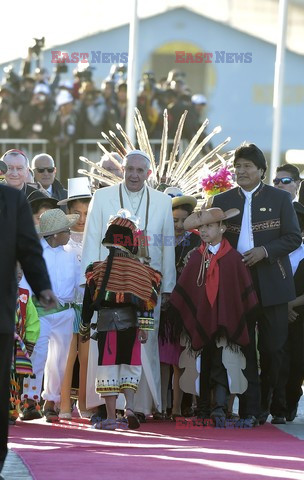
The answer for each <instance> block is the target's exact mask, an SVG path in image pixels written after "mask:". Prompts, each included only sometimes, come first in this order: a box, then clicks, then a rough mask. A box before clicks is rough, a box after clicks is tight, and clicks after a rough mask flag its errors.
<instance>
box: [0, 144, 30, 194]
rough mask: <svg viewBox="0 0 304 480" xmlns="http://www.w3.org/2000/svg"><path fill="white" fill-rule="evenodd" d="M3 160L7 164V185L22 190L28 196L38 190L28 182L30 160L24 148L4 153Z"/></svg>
mask: <svg viewBox="0 0 304 480" xmlns="http://www.w3.org/2000/svg"><path fill="white" fill-rule="evenodd" d="M1 160H2V161H3V162H4V163H5V164H6V166H7V171H6V173H5V181H6V184H7V185H9V186H10V187H13V188H17V189H18V190H22V191H23V193H24V194H25V196H26V197H28V196H29V195H30V194H31V193H32V192H35V191H36V190H37V189H36V188H34V187H32V186H31V185H28V184H27V183H26V182H27V177H28V174H29V161H28V158H27V156H26V155H25V153H24V152H23V151H22V150H16V149H12V150H8V151H7V152H5V153H4V155H3V156H2V158H1Z"/></svg>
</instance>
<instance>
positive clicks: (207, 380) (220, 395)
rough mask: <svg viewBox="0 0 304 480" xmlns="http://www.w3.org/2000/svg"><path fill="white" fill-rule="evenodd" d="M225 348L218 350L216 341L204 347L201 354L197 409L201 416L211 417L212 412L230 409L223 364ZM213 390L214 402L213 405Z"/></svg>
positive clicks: (225, 372)
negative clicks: (218, 409) (217, 409)
mask: <svg viewBox="0 0 304 480" xmlns="http://www.w3.org/2000/svg"><path fill="white" fill-rule="evenodd" d="M222 351H223V348H222V347H220V348H218V347H217V346H216V344H215V342H214V341H211V342H209V343H208V344H207V345H206V346H204V347H203V351H202V354H201V372H200V396H199V398H198V399H197V408H198V412H199V414H200V415H203V416H209V414H210V413H211V411H212V410H215V409H216V408H222V409H223V410H224V411H226V410H227V407H228V396H229V387H228V378H227V370H226V368H225V367H224V365H223V362H222ZM211 390H213V401H212V403H213V404H212V405H211Z"/></svg>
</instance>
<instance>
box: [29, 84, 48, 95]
mask: <svg viewBox="0 0 304 480" xmlns="http://www.w3.org/2000/svg"><path fill="white" fill-rule="evenodd" d="M33 93H34V94H36V93H43V95H50V93H51V91H50V87H49V86H48V85H46V84H45V83H38V84H37V85H36V86H35V88H34V92H33Z"/></svg>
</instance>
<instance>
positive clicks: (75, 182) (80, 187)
mask: <svg viewBox="0 0 304 480" xmlns="http://www.w3.org/2000/svg"><path fill="white" fill-rule="evenodd" d="M81 198H92V192H91V188H90V182H89V179H88V177H76V178H69V179H68V198H65V199H64V200H60V202H58V203H57V205H66V204H67V203H68V202H69V201H71V200H80V199H81Z"/></svg>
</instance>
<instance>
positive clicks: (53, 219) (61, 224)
mask: <svg viewBox="0 0 304 480" xmlns="http://www.w3.org/2000/svg"><path fill="white" fill-rule="evenodd" d="M79 217H80V215H78V214H76V213H75V214H73V215H66V214H65V213H64V212H63V211H62V210H60V208H54V209H52V210H47V211H46V212H44V213H43V214H42V215H41V217H40V218H39V225H37V227H36V230H37V233H38V234H39V235H40V236H41V237H47V236H48V235H54V234H55V233H59V232H63V231H64V230H67V229H68V228H71V227H72V226H73V225H75V223H77V222H78V220H79Z"/></svg>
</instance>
